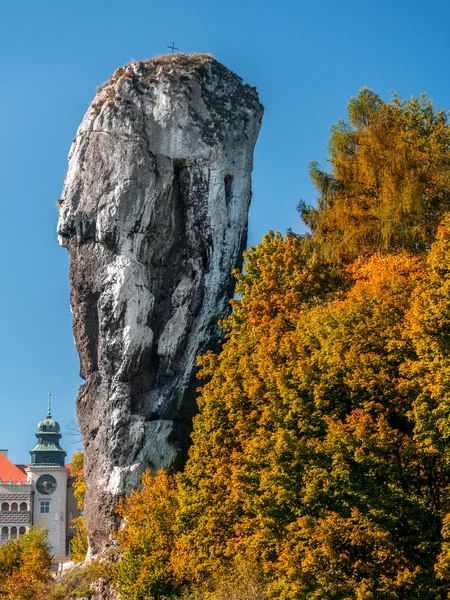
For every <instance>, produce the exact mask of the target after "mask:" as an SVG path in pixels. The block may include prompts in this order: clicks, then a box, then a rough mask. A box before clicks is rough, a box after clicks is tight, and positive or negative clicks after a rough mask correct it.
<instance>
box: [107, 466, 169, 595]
mask: <svg viewBox="0 0 450 600" xmlns="http://www.w3.org/2000/svg"><path fill="white" fill-rule="evenodd" d="M142 484H143V487H142V489H141V490H134V491H132V492H131V494H130V496H128V498H126V499H125V500H124V501H122V502H121V503H120V505H119V508H118V512H119V515H120V516H121V517H122V518H123V519H124V522H123V526H122V527H121V528H120V529H119V531H118V534H117V541H118V542H119V544H120V547H121V549H122V552H123V557H122V560H121V561H120V563H119V565H118V569H117V574H116V576H115V582H116V584H117V587H118V589H119V591H120V592H121V594H122V597H124V598H127V599H129V600H159V599H160V598H163V597H169V596H170V595H171V594H175V592H176V591H177V581H176V578H175V576H174V570H173V567H172V562H171V561H172V552H173V549H174V545H175V525H176V516H177V509H178V497H177V483H176V480H175V479H174V478H173V477H170V476H169V475H167V474H166V473H164V472H162V471H161V472H160V473H159V474H158V475H157V476H156V477H155V478H152V477H151V475H150V473H149V472H147V473H144V475H143V477H142Z"/></svg>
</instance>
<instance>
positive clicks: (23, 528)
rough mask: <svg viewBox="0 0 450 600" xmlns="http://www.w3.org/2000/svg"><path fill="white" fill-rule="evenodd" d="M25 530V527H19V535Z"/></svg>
mask: <svg viewBox="0 0 450 600" xmlns="http://www.w3.org/2000/svg"><path fill="white" fill-rule="evenodd" d="M25 532H26V529H25V527H19V535H23V534H24V533H25Z"/></svg>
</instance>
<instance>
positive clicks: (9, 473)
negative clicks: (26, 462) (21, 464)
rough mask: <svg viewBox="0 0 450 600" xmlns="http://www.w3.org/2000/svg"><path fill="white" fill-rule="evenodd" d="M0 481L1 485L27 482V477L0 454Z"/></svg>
mask: <svg viewBox="0 0 450 600" xmlns="http://www.w3.org/2000/svg"><path fill="white" fill-rule="evenodd" d="M0 479H1V480H2V482H3V483H9V482H10V481H12V482H13V483H18V482H19V481H21V482H22V483H26V482H27V476H26V475H25V474H24V473H23V472H22V471H21V470H20V469H19V468H17V467H16V465H13V463H12V462H11V461H10V460H8V459H7V458H6V456H5V455H4V454H2V453H1V452H0Z"/></svg>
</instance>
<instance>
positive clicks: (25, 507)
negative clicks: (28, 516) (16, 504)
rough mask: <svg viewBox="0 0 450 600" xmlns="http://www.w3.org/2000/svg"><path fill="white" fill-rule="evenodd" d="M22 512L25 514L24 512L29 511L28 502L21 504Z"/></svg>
mask: <svg viewBox="0 0 450 600" xmlns="http://www.w3.org/2000/svg"><path fill="white" fill-rule="evenodd" d="M20 510H21V511H22V512H24V511H26V510H28V504H27V503H26V502H21V503H20Z"/></svg>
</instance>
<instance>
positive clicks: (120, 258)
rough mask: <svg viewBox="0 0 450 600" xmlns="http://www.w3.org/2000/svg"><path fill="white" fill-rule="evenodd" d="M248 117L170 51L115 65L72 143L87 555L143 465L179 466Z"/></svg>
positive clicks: (64, 212) (68, 227) (235, 256)
mask: <svg viewBox="0 0 450 600" xmlns="http://www.w3.org/2000/svg"><path fill="white" fill-rule="evenodd" d="M262 114H263V108H262V106H261V104H260V103H259V100H258V95H257V93H256V90H255V89H254V88H252V87H250V86H247V85H244V84H243V83H242V80H241V79H240V78H239V77H237V76H236V75H235V74H234V73H232V72H231V71H229V70H228V69H226V68H225V67H224V66H223V65H221V64H220V63H218V62H217V61H216V60H214V59H213V58H211V57H210V56H208V55H190V56H185V55H171V56H165V57H160V58H159V59H154V60H150V61H145V62H142V61H138V62H134V63H132V64H130V65H128V66H127V67H125V68H120V69H118V70H117V71H116V72H115V73H114V75H113V76H112V78H111V79H110V80H109V81H108V82H107V83H106V84H105V85H104V86H102V88H100V89H99V90H98V93H97V96H96V97H95V99H94V101H93V103H92V104H91V106H90V107H89V109H88V111H87V113H86V115H85V117H84V119H83V122H82V123H81V125H80V127H79V129H78V132H77V135H76V137H75V139H74V141H73V144H72V148H71V150H70V154H69V168H68V172H67V175H66V178H65V182H64V189H63V192H62V196H61V201H60V217H59V222H58V235H59V240H60V243H61V244H62V245H63V246H64V247H65V248H67V250H68V251H69V255H70V283H71V308H72V312H73V332H74V338H75V344H76V347H77V350H78V354H79V357H80V374H81V377H82V378H83V379H84V380H85V383H84V384H83V385H82V386H81V387H80V390H79V393H78V398H77V413H78V420H79V422H80V426H81V431H82V436H83V443H84V448H85V476H86V483H87V494H86V506H85V513H84V515H85V520H86V525H87V529H88V533H89V542H90V552H91V553H97V552H99V551H100V550H101V549H102V548H103V547H104V546H105V545H106V544H107V543H108V542H109V539H110V534H111V531H112V530H113V529H114V528H115V527H116V526H117V522H116V520H115V519H116V517H115V516H114V509H115V504H116V502H117V499H118V497H119V496H120V495H121V494H123V493H125V492H128V491H129V490H130V489H131V488H133V487H135V486H136V485H138V484H139V481H140V477H141V474H142V472H143V471H144V470H145V469H147V468H150V469H151V470H152V471H153V472H156V471H157V470H159V469H167V470H176V469H179V468H181V467H182V465H183V462H184V461H185V459H186V452H187V448H188V445H189V439H190V438H189V436H190V432H191V423H192V417H193V416H194V414H195V412H196V402H195V371H196V356H197V355H199V354H201V353H203V352H204V351H205V350H207V349H209V348H212V349H218V348H219V346H220V344H221V343H222V340H223V331H222V330H221V329H220V328H219V327H218V325H217V322H218V320H219V319H222V318H224V317H226V315H227V314H228V312H229V299H230V298H231V297H232V295H233V289H234V284H233V278H232V276H231V271H232V269H233V268H235V267H240V266H241V256H242V251H243V250H244V248H245V246H246V240H247V219H248V207H249V203H250V198H251V171H252V167H253V150H254V146H255V143H256V139H257V137H258V133H259V129H260V126H261V120H262Z"/></svg>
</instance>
